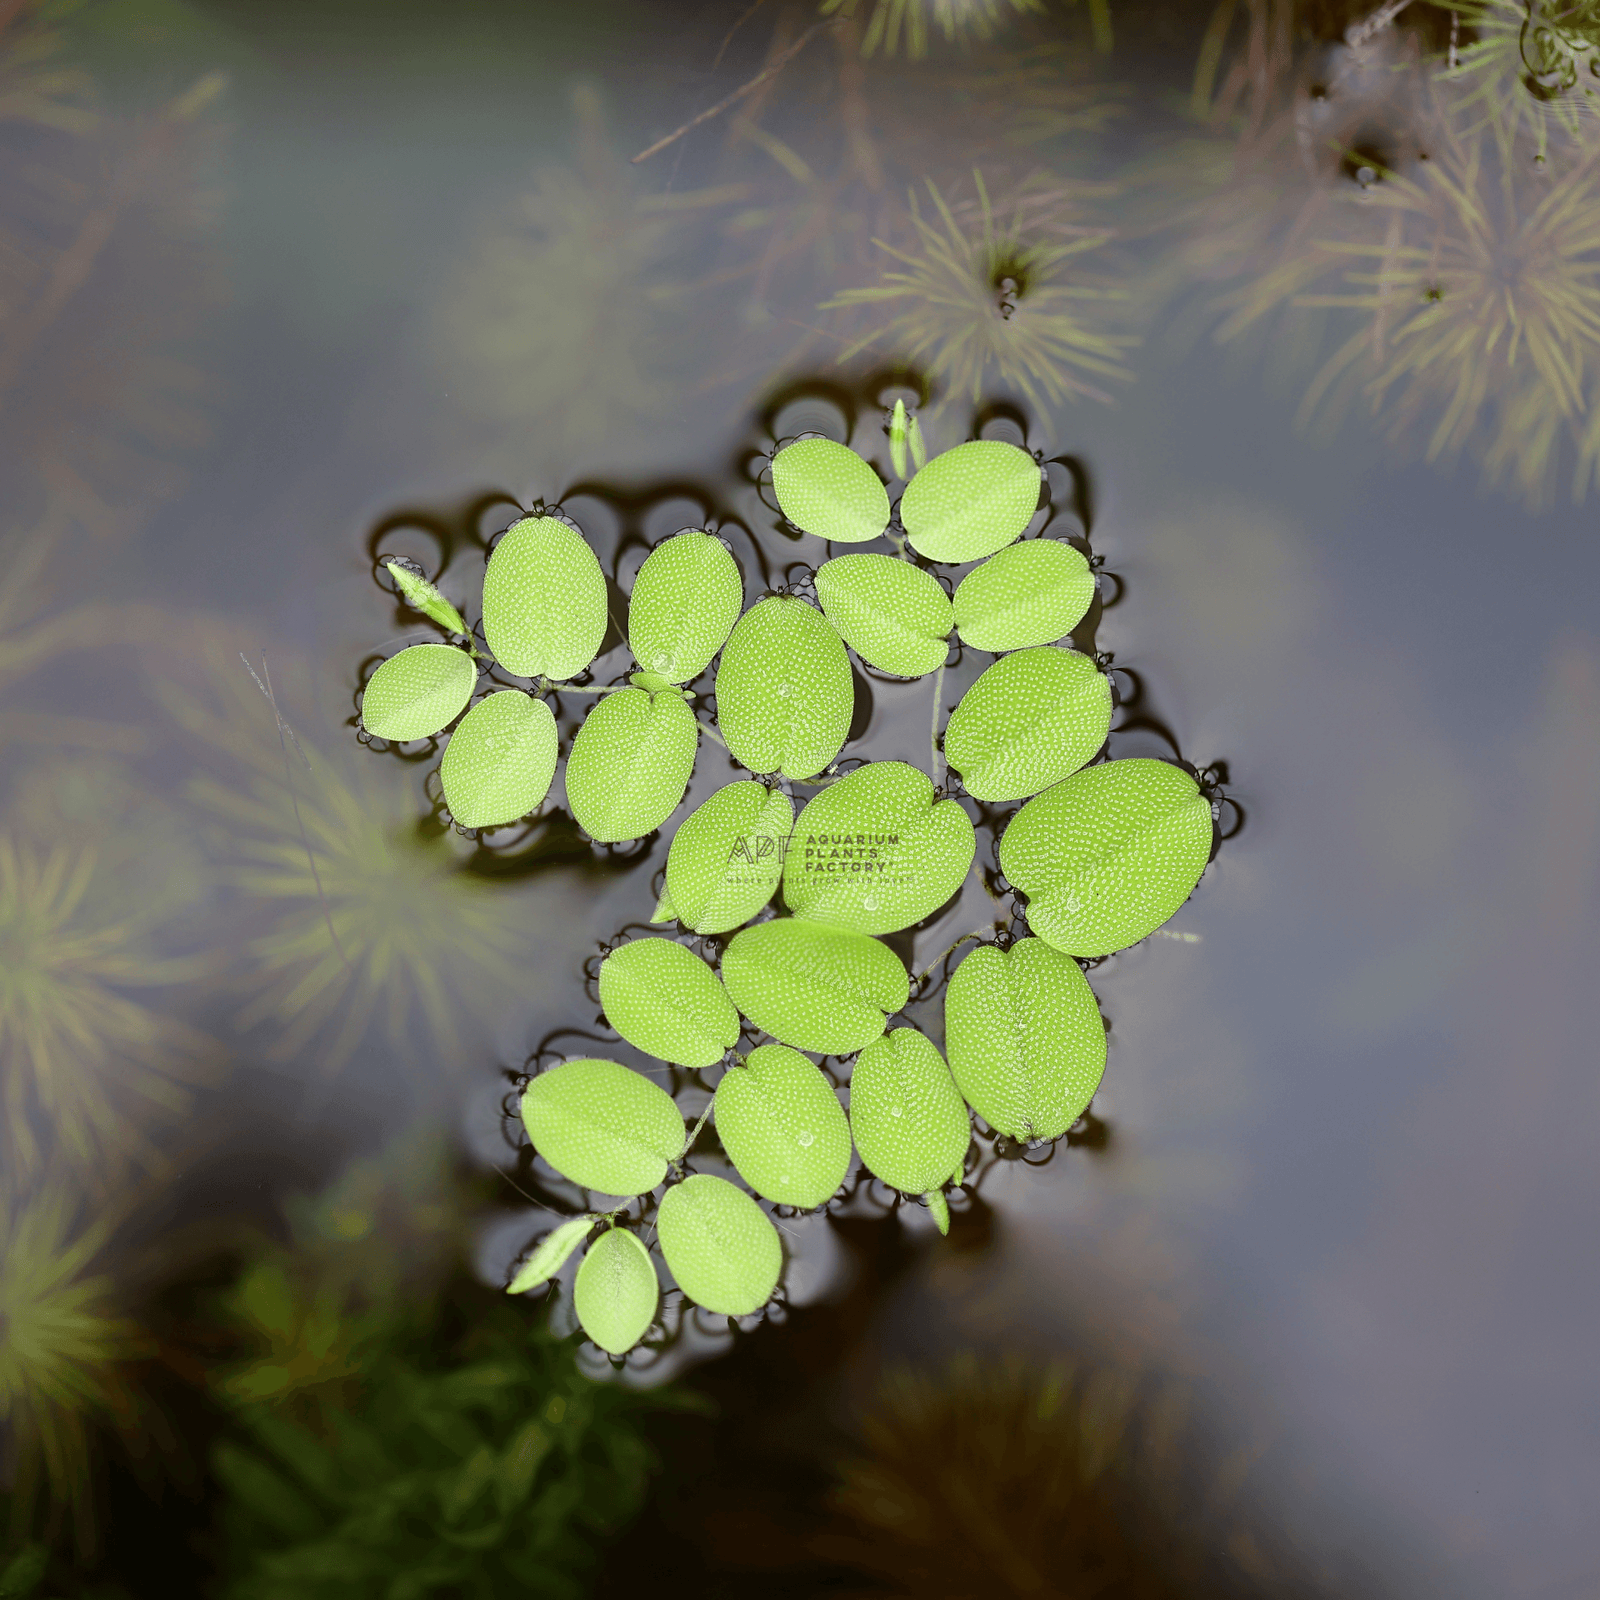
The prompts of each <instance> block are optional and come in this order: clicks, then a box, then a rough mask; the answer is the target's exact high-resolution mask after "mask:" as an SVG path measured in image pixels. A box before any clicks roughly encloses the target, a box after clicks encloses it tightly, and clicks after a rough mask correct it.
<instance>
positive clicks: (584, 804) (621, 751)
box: [567, 687, 700, 844]
mask: <svg viewBox="0 0 1600 1600" xmlns="http://www.w3.org/2000/svg"><path fill="white" fill-rule="evenodd" d="M699 748H700V728H699V724H698V723H696V721H695V717H694V712H692V711H691V710H690V709H689V706H688V703H687V702H686V701H685V700H684V698H683V696H682V694H680V693H679V692H678V690H676V689H673V688H671V687H662V688H660V689H657V690H655V691H654V692H652V691H650V690H646V689H618V690H616V691H615V692H614V693H611V694H608V695H606V696H605V698H604V699H602V700H601V701H600V702H599V703H598V704H597V705H596V706H595V707H594V709H593V710H592V711H591V712H590V713H589V715H588V716H587V717H585V718H584V721H583V726H582V727H581V728H579V729H578V736H577V738H575V739H574V740H573V741H572V754H571V755H570V756H568V757H567V804H568V806H569V807H570V808H571V810H572V815H573V817H574V818H575V819H576V821H577V823H578V826H579V827H580V828H582V829H583V830H584V832H585V833H587V834H588V835H589V836H590V838H592V839H597V840H599V841H600V843H602V844H614V843H617V842H619V841H621V840H623V839H639V838H643V837H644V835H645V834H647V833H653V832H654V831H655V830H656V829H657V828H659V827H660V826H661V824H662V823H663V822H665V821H666V820H667V818H668V817H670V816H671V815H672V813H673V812H674V811H675V810H677V808H678V805H679V803H680V802H681V801H682V799H683V796H684V791H685V790H687V789H688V787H689V777H690V775H691V774H692V773H693V771H694V758H695V752H696V751H697V750H698V749H699Z"/></svg>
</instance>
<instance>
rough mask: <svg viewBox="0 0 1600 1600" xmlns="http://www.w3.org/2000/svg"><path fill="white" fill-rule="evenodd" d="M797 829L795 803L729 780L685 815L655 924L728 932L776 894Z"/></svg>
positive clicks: (776, 793)
mask: <svg viewBox="0 0 1600 1600" xmlns="http://www.w3.org/2000/svg"><path fill="white" fill-rule="evenodd" d="M793 828H794V802H793V801H792V800H790V798H789V797H788V795H786V794H784V793H782V792H781V791H780V790H777V789H768V788H766V787H765V786H764V785H762V784H759V783H752V782H749V781H748V780H745V781H742V782H736V783H730V784H726V785H724V786H723V787H722V788H721V789H718V790H717V792H716V793H715V794H714V795H712V796H711V798H710V799H709V800H703V801H702V802H701V803H700V804H699V805H698V806H696V807H695V808H694V810H693V811H691V812H690V813H689V815H688V816H687V817H685V818H684V819H683V821H682V823H680V824H679V826H678V831H677V832H676V833H675V834H674V835H673V837H672V847H671V849H669V850H668V852H667V883H666V890H665V892H664V893H663V895H662V897H661V903H660V904H659V905H658V906H657V907H656V910H655V915H654V916H653V917H651V919H650V920H651V921H652V922H665V921H666V920H667V919H668V918H671V917H676V918H677V919H678V921H679V922H681V923H682V924H683V925H684V926H685V927H686V928H692V929H693V930H694V932H696V933H726V932H727V931H728V930H729V929H730V928H737V927H739V926H740V925H741V924H743V923H746V922H748V921H749V920H750V919H751V917H753V916H755V914H756V913H757V912H758V911H760V910H761V908H762V907H763V906H765V905H766V903H767V902H768V901H769V900H770V899H771V898H772V891H773V890H774V889H776V888H777V886H778V878H779V875H780V874H781V873H782V871H783V858H784V852H785V851H786V850H787V849H788V847H789V836H790V833H791V832H792V830H793Z"/></svg>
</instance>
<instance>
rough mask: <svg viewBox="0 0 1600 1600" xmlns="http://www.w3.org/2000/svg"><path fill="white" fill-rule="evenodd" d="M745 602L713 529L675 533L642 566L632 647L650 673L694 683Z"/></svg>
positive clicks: (631, 617) (631, 620) (632, 606)
mask: <svg viewBox="0 0 1600 1600" xmlns="http://www.w3.org/2000/svg"><path fill="white" fill-rule="evenodd" d="M743 604H744V582H743V580H742V579H741V578H740V576H739V568H738V566H737V565H736V564H735V562H734V559H733V557H732V556H731V555H730V554H729V553H728V547H727V546H726V545H725V544H723V542H722V541H721V540H720V539H716V538H713V537H712V536H711V535H710V534H709V533H700V532H698V531H696V530H690V531H689V532H687V533H675V534H673V536H672V537H671V538H670V539H667V540H665V541H663V542H662V543H661V544H658V545H657V546H656V547H655V549H654V550H652V551H651V552H650V554H649V555H648V556H647V557H646V558H645V563H644V565H643V566H642V567H640V568H639V576H638V577H637V578H635V579H634V580H633V593H632V595H631V596H630V597H629V599H628V648H629V649H630V650H632V651H633V658H634V660H635V661H637V662H638V663H639V665H640V666H641V667H643V668H644V670H645V671H646V672H655V673H659V674H660V675H661V677H662V678H664V679H665V680H666V682H668V683H688V682H689V680H690V679H691V678H698V677H699V676H700V674H701V673H702V672H704V671H705V670H706V668H707V667H708V666H710V665H711V658H712V657H713V656H714V655H715V654H716V653H717V651H719V650H720V649H721V648H722V646H723V644H724V643H725V642H726V641H727V637H728V634H729V632H730V631H731V630H732V628H733V625H734V623H736V622H737V621H738V620H739V610H740V607H742V606H743Z"/></svg>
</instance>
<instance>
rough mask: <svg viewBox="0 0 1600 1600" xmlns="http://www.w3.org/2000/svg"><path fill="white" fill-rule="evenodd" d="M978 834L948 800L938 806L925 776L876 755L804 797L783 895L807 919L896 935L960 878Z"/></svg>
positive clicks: (938, 902) (930, 908)
mask: <svg viewBox="0 0 1600 1600" xmlns="http://www.w3.org/2000/svg"><path fill="white" fill-rule="evenodd" d="M975 848H976V841H975V839H974V836H973V831H972V822H971V820H970V819H969V818H968V816H967V814H966V812H965V811H963V810H962V809H961V807H960V806H959V805H958V804H957V803H956V802H955V801H954V800H941V801H939V802H938V804H937V805H936V804H935V803H934V798H933V784H932V782H931V781H930V780H929V778H928V777H927V775H926V774H925V773H921V772H919V771H917V769H916V768H915V767H912V766H907V765H906V763H905V762H904V761H873V762H870V763H868V765H866V766H864V767H859V768H857V770H856V771H854V772H852V773H850V774H848V775H847V776H846V777H843V778H840V779H839V780H838V782H837V783H833V784H830V785H829V786H828V787H827V788H826V789H824V790H823V791H822V792H821V794H818V795H816V796H814V797H813V798H812V799H811V800H808V801H807V802H806V804H805V806H804V808H803V809H802V810H801V812H800V817H799V820H798V821H797V822H796V823H795V829H794V837H793V838H792V840H791V841H790V844H789V855H788V859H787V860H786V861H785V862H784V866H783V898H784V900H785V901H786V902H787V903H788V906H789V909H790V910H791V911H792V912H793V913H794V914H795V915H796V916H797V917H804V918H805V919H806V920H807V921H809V922H825V923H828V924H829V925H830V926H833V927H840V928H851V929H854V931H855V932H857V933H895V932H898V931H899V930H900V929H901V928H909V927H910V926H911V925H912V923H914V922H920V921H921V920H922V919H923V918H924V917H926V916H927V915H929V914H930V913H931V912H934V911H937V910H938V909H939V907H940V906H942V905H943V904H944V903H945V901H946V900H948V899H949V898H950V896H951V895H953V894H954V893H955V892H956V891H957V890H958V889H959V888H960V887H961V885H962V882H963V880H964V879H965V878H966V876H967V873H968V871H969V870H970V869H971V866H972V857H973V852H974V850H975Z"/></svg>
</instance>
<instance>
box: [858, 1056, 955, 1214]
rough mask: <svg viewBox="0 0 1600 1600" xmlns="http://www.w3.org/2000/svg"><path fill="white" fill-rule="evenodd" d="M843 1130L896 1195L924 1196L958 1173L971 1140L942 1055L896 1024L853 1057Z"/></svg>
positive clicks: (865, 1162)
mask: <svg viewBox="0 0 1600 1600" xmlns="http://www.w3.org/2000/svg"><path fill="white" fill-rule="evenodd" d="M850 1131H851V1133H853V1134H854V1135H855V1141H856V1149H858V1150H859V1151H860V1152H861V1160H862V1162H863V1163H864V1164H865V1165H866V1168H867V1170H868V1171H869V1172H870V1173H872V1174H873V1176H874V1177H878V1178H882V1179H883V1181H884V1182H885V1183H887V1184H889V1185H890V1186H891V1187H892V1188H895V1189H899V1190H900V1191H901V1192H902V1193H904V1194H927V1193H928V1192H929V1191H930V1190H937V1189H938V1188H939V1187H940V1185H941V1184H944V1183H946V1182H948V1180H949V1179H951V1178H953V1177H959V1176H960V1175H961V1168H962V1164H963V1163H964V1162H965V1160H966V1155H967V1145H968V1144H969V1143H970V1142H971V1139H972V1123H971V1120H970V1119H969V1117H968V1116H967V1107H966V1102H965V1101H963V1100H962V1098H961V1093H960V1091H959V1090H958V1089H957V1088H956V1084H955V1079H954V1078H952V1077H951V1076H950V1069H949V1068H948V1067H947V1066H946V1065H945V1064H944V1057H943V1056H941V1055H940V1054H939V1052H938V1050H937V1049H936V1048H935V1047H934V1044H933V1042H932V1041H931V1040H930V1039H928V1038H926V1037H925V1036H924V1035H922V1034H920V1033H918V1032H917V1030H916V1029H915V1028H896V1029H895V1030H894V1032H893V1033H889V1034H885V1035H884V1037H883V1038H881V1039H875V1040H874V1041H873V1042H872V1043H871V1044H869V1045H868V1046H867V1047H866V1049H865V1050H863V1051H862V1052H861V1054H860V1056H859V1057H857V1059H856V1064H855V1068H854V1070H853V1071H852V1072H851V1074H850Z"/></svg>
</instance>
